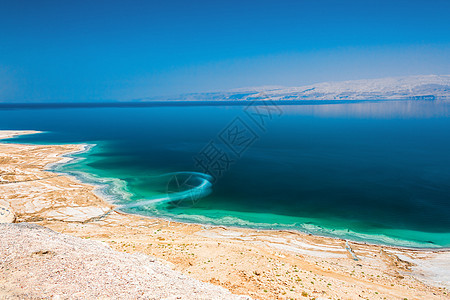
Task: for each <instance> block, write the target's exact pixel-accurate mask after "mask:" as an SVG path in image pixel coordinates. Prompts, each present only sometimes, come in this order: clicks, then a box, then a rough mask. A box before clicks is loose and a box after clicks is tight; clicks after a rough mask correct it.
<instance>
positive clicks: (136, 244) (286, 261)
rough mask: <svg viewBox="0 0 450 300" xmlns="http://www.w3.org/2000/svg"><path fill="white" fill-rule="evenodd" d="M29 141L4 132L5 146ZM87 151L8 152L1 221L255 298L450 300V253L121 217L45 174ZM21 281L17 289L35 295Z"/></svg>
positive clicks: (1, 154)
mask: <svg viewBox="0 0 450 300" xmlns="http://www.w3.org/2000/svg"><path fill="white" fill-rule="evenodd" d="M30 133H33V132H32V131H28V132H13V131H0V138H7V137H11V136H14V135H19V134H30ZM82 147H84V146H83V145H19V144H9V143H8V144H0V195H1V197H0V211H3V212H5V213H4V214H3V215H1V216H0V222H13V221H14V222H29V223H34V224H38V225H42V226H44V227H47V228H50V229H52V230H54V231H57V232H60V233H64V234H69V235H72V236H75V237H80V238H83V239H90V240H96V241H101V242H104V243H106V244H108V245H109V246H110V247H111V248H112V249H114V250H116V251H119V252H126V253H143V254H147V255H150V256H152V257H155V258H157V259H158V260H159V261H160V262H162V263H163V264H166V265H168V266H170V267H171V268H173V269H174V270H176V271H179V272H181V273H183V274H185V275H187V276H189V277H192V278H195V279H198V280H200V281H203V282H207V283H212V284H214V285H218V286H221V287H224V288H226V289H228V290H230V291H231V292H232V293H233V294H239V295H248V296H251V297H252V298H255V299H312V298H316V299H322V298H323V299H361V298H362V299H405V298H406V299H449V298H450V296H449V293H450V278H449V277H450V275H449V274H450V251H448V250H441V251H438V250H415V249H404V248H397V247H388V246H380V245H366V244H362V243H356V242H351V241H348V242H347V241H345V240H341V239H333V238H326V237H318V236H312V235H308V234H304V233H299V232H290V231H278V230H273V231H271V230H254V229H243V228H230V227H220V226H219V227H218V226H206V225H198V224H185V223H179V222H171V221H168V220H164V219H157V218H149V217H143V216H137V215H128V214H124V213H121V212H118V211H115V210H114V205H112V204H109V203H107V202H105V201H104V200H103V199H102V198H101V197H99V196H98V195H96V194H95V192H94V190H95V187H93V186H90V185H87V184H83V183H81V182H79V181H78V180H77V179H75V178H71V177H67V176H63V175H61V174H55V173H52V172H49V171H45V167H46V166H47V165H49V164H52V163H56V162H60V161H61V160H68V158H64V157H62V155H64V154H68V153H71V152H76V151H79V150H80V149H82ZM2 208H3V210H2ZM0 267H2V268H3V266H1V261H0ZM2 272H5V270H4V269H2ZM2 280H3V281H4V280H6V279H5V277H4V276H0V286H1V284H2ZM17 282H19V283H17V287H16V288H17V289H19V290H20V289H21V290H22V292H23V290H26V289H27V287H26V286H22V287H21V286H20V280H19V281H17ZM3 283H4V282H3ZM167 288H170V287H169V286H168V287H167ZM10 296H11V295H10ZM35 296H36V297H40V296H42V295H35Z"/></svg>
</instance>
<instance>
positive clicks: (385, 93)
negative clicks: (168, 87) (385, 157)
mask: <svg viewBox="0 0 450 300" xmlns="http://www.w3.org/2000/svg"><path fill="white" fill-rule="evenodd" d="M265 98H270V99H272V100H384V99H427V100H435V99H450V75H420V76H408V77H392V78H381V79H362V80H349V81H337V82H323V83H317V84H312V85H306V86H300V87H279V86H266V87H254V88H241V89H235V90H231V91H227V92H212V93H192V94H184V95H179V96H176V97H164V98H161V97H159V98H158V99H159V100H161V99H166V100H198V101H202V100H203V101H215V100H228V101H233V100H236V101H240V100H254V99H265ZM143 100H156V98H146V99H143Z"/></svg>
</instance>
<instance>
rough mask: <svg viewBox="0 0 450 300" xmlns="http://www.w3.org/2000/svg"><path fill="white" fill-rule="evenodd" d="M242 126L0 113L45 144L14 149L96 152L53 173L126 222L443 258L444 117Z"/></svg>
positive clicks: (412, 112)
mask: <svg viewBox="0 0 450 300" xmlns="http://www.w3.org/2000/svg"><path fill="white" fill-rule="evenodd" d="M254 112H255V108H250V110H249V108H248V107H246V106H233V107H230V106H223V107H218V106H214V107H206V106H205V107H202V106H184V107H165V106H156V107H149V108H142V107H141V108H98V107H96V108H93V107H92V108H65V109H61V108H51V107H50V108H49V107H47V108H45V109H25V108H24V109H20V108H19V109H13V110H0V120H1V121H0V128H2V129H37V130H44V131H47V132H46V133H44V134H39V135H33V136H24V137H20V138H18V139H14V140H11V141H14V142H15V141H20V142H28V143H86V144H95V145H96V146H94V147H92V148H90V150H89V151H87V152H85V153H83V154H77V155H76V157H79V158H81V159H80V160H77V161H76V162H75V163H72V164H68V165H64V166H58V167H57V169H58V171H63V172H66V173H70V174H73V175H76V176H79V177H80V178H81V179H82V180H83V181H86V182H91V183H95V184H99V185H101V186H102V188H101V190H100V192H101V193H103V194H104V195H106V196H107V197H108V199H109V200H110V201H112V202H114V203H116V204H118V205H121V206H122V210H124V211H126V212H130V213H137V214H143V215H151V216H160V217H166V218H172V219H176V220H182V221H187V222H199V223H208V224H217V225H230V226H246V227H256V228H277V229H290V230H300V231H304V232H310V233H314V234H320V235H327V236H335V237H341V238H347V239H353V240H359V241H367V242H373V243H385V244H392V245H399V246H409V247H449V246H450V202H449V201H450V196H449V195H450V157H449V155H448V153H450V113H449V112H450V106H449V104H448V103H445V102H444V103H441V102H410V101H395V102H380V103H372V102H368V103H358V104H349V103H346V104H333V105H298V106H292V105H290V106H281V107H275V108H274V109H273V110H271V112H272V115H271V116H270V117H267V116H266V117H259V118H253V117H252V116H254V115H252V114H251V113H254ZM258 112H259V113H262V112H263V110H259V111H258ZM266 112H267V111H266ZM262 120H263V121H262ZM239 132H246V135H245V134H244V135H242V136H240V135H239ZM211 142H212V145H214V146H215V147H211V144H210V143H211ZM205 149H206V150H208V151H206V152H205ZM213 150H214V151H213ZM218 153H219V154H220V155H219V154H218ZM214 155H215V156H214ZM213 157H214V158H215V159H212V158H213ZM207 158H210V159H211V162H210V164H206V165H207V167H209V170H206V169H205V168H203V167H204V166H205V163H206V160H207ZM218 158H221V160H220V159H218ZM199 160H201V161H200V162H201V163H199ZM226 162H228V163H226ZM202 166H203V167H202ZM220 167H222V169H220ZM208 171H209V175H208V174H207V173H208ZM219 171H220V172H219ZM218 173H220V174H218Z"/></svg>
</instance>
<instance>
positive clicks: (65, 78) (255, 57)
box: [0, 0, 450, 102]
mask: <svg viewBox="0 0 450 300" xmlns="http://www.w3.org/2000/svg"><path fill="white" fill-rule="evenodd" d="M449 16H450V1H449V0H426V1H425V0H424V1H414V0H408V1H395V0H391V1H383V0H360V1H350V0H348V1H337V0H336V1H331V0H329V1H326V0H309V1H305V0H297V1H283V0H278V1H266V0H254V1H249V0H239V1H234V0H227V1H213V0H209V1H195V0H189V1H188V0H186V1H171V0H164V1H151V0H147V1H132V0H127V1H117V0H105V1H98V0H90V1H87V0H86V1H85V0H78V1H71V0H55V1H45V0H29V1H22V0H10V1H6V0H0V101H2V102H29V101H35V102H44V101H102V100H130V99H136V98H141V97H146V96H158V95H172V94H179V93H184V92H199V91H216V90H227V89H232V88H240V87H246V86H260V85H285V86H300V85H304V84H310V83H315V82H321V81H330V80H349V79H361V78H377V77H388V76H403V75H418V74H450V17H449Z"/></svg>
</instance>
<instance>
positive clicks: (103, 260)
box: [0, 223, 247, 299]
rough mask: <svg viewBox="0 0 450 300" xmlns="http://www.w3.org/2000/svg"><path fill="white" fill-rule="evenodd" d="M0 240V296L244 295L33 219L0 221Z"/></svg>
mask: <svg viewBox="0 0 450 300" xmlns="http://www.w3.org/2000/svg"><path fill="white" fill-rule="evenodd" d="M0 241H1V243H0V257H1V260H0V270H1V271H0V298H4V297H6V298H20V299H29V298H33V299H35V298H52V297H55V298H59V297H60V298H83V299H98V298H115V299H117V298H122V299H125V298H127V299H136V298H145V299H247V298H244V297H239V296H234V295H232V294H231V293H230V292H229V291H227V290H225V289H223V288H220V287H217V286H214V285H211V284H207V283H202V282H200V281H197V280H194V279H190V278H188V277H186V276H184V275H182V274H180V273H178V272H176V271H173V270H171V269H170V268H169V267H167V266H165V265H163V264H161V263H159V262H157V261H155V260H154V259H152V258H150V257H149V256H146V255H143V254H141V255H139V254H127V253H120V252H116V251H114V250H112V249H111V248H109V247H108V246H105V245H104V244H103V243H101V242H96V241H90V240H85V239H81V238H77V237H72V236H68V235H64V234H60V233H57V232H54V231H52V230H50V229H47V228H45V227H42V226H39V225H33V224H28V223H19V224H0Z"/></svg>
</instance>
